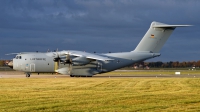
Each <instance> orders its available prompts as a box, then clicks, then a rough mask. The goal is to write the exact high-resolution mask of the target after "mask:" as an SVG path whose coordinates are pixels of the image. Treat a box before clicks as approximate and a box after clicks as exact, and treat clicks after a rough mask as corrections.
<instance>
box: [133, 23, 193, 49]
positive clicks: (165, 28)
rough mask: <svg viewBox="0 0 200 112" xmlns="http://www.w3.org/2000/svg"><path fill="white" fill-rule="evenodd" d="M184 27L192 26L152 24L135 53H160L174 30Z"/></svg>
mask: <svg viewBox="0 0 200 112" xmlns="http://www.w3.org/2000/svg"><path fill="white" fill-rule="evenodd" d="M184 26H190V25H168V24H163V23H159V22H152V23H151V26H150V28H149V30H148V31H147V33H146V34H145V35H144V37H143V38H142V40H141V41H140V43H139V44H138V45H137V47H136V48H135V50H134V51H150V52H154V53H158V52H160V50H161V48H162V46H163V45H164V44H165V42H166V41H167V39H168V38H169V36H170V35H171V33H172V32H173V31H174V29H175V28H176V27H184Z"/></svg>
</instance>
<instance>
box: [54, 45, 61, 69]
mask: <svg viewBox="0 0 200 112" xmlns="http://www.w3.org/2000/svg"><path fill="white" fill-rule="evenodd" d="M60 60H61V58H60V55H59V54H58V49H57V50H56V57H55V58H54V59H53V61H54V62H57V63H58V68H59V64H60Z"/></svg>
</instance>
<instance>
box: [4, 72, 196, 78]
mask: <svg viewBox="0 0 200 112" xmlns="http://www.w3.org/2000/svg"><path fill="white" fill-rule="evenodd" d="M0 78H27V77H26V76H25V74H24V73H23V72H18V71H0ZM29 78H80V77H70V76H69V75H60V74H47V73H46V74H40V75H37V74H33V75H31V77H29ZM81 78H200V75H131V74H130V75H110V76H109V75H103V74H99V75H95V76H93V77H81Z"/></svg>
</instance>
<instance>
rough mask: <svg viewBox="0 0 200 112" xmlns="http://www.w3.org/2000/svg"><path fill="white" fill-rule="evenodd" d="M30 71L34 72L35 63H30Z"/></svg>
mask: <svg viewBox="0 0 200 112" xmlns="http://www.w3.org/2000/svg"><path fill="white" fill-rule="evenodd" d="M30 72H35V64H34V63H32V64H30Z"/></svg>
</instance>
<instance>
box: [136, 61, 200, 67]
mask: <svg viewBox="0 0 200 112" xmlns="http://www.w3.org/2000/svg"><path fill="white" fill-rule="evenodd" d="M133 66H137V67H143V68H144V67H150V68H187V67H200V60H199V61H183V62H179V61H169V62H162V61H158V62H140V63H135V64H134V65H133Z"/></svg>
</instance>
